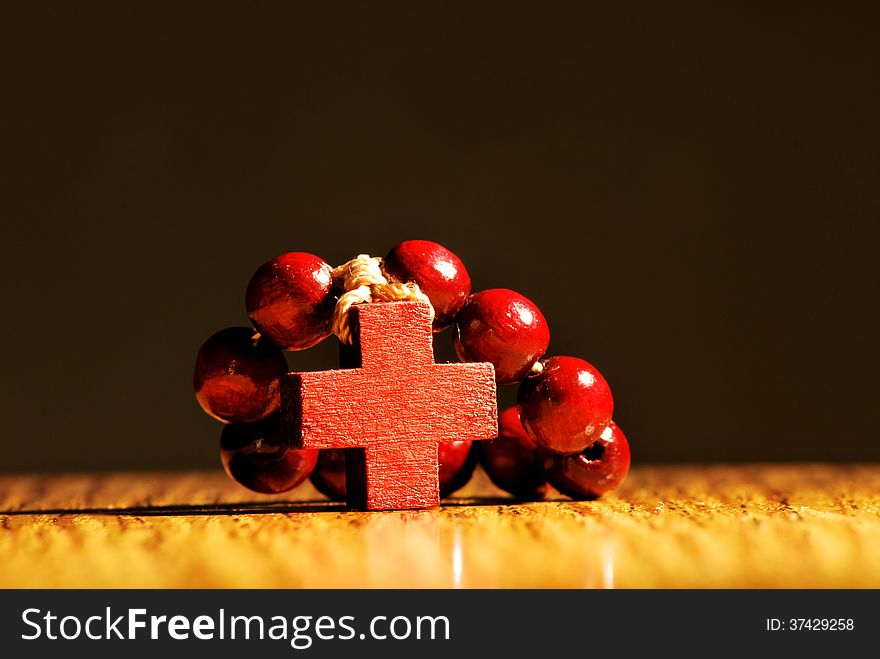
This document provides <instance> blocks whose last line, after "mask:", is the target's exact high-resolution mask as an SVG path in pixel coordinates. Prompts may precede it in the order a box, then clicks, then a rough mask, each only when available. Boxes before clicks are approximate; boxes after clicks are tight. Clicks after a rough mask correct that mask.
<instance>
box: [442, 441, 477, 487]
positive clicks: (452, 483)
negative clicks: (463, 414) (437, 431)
mask: <svg viewBox="0 0 880 659" xmlns="http://www.w3.org/2000/svg"><path fill="white" fill-rule="evenodd" d="M437 450H438V453H437V456H438V458H439V461H440V496H441V497H448V496H449V495H450V494H452V493H453V492H455V491H456V490H460V489H461V488H463V487H464V486H465V485H467V483H468V481H469V480H470V479H471V476H473V474H474V468H475V467H476V466H477V454H476V452H475V451H474V450H473V442H469V441H460V442H440V445H439V447H438V449H437Z"/></svg>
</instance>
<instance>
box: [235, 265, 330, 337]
mask: <svg viewBox="0 0 880 659" xmlns="http://www.w3.org/2000/svg"><path fill="white" fill-rule="evenodd" d="M330 270H331V268H330V265H329V264H328V263H325V262H324V261H323V260H322V259H320V258H318V257H317V256H315V255H313V254H307V253H305V252H289V253H287V254H282V255H281V256H277V257H275V258H274V259H272V260H271V261H268V262H266V263H264V264H263V265H261V266H260V268H259V269H258V270H257V271H256V272H255V273H254V276H253V277H252V278H251V281H250V283H249V284H248V288H247V294H246V296H245V297H246V303H247V312H248V315H249V316H250V317H251V322H253V324H254V327H256V328H257V329H258V330H259V331H260V332H261V333H262V334H263V335H264V336H266V337H267V338H268V339H269V340H271V341H272V342H273V343H275V345H277V346H279V347H281V348H284V349H285V350H304V349H305V348H310V347H311V346H313V345H315V344H316V343H318V342H320V341H322V340H323V339H325V338H327V337H328V336H329V335H330V319H331V316H332V314H333V308H334V306H335V303H336V300H335V297H334V294H333V292H332V287H333V281H332V277H331V276H330Z"/></svg>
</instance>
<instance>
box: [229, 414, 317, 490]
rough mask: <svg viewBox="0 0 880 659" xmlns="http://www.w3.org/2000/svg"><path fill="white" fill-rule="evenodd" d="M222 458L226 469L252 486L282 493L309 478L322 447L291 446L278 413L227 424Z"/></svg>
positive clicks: (243, 482) (256, 488)
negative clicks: (303, 447)
mask: <svg viewBox="0 0 880 659" xmlns="http://www.w3.org/2000/svg"><path fill="white" fill-rule="evenodd" d="M220 459H221V461H222V462H223V467H224V468H225V469H226V473H228V474H229V475H230V476H231V477H232V478H233V479H234V480H236V481H238V482H239V483H241V484H242V485H244V486H245V487H246V488H248V489H249V490H253V491H254V492H260V493H261V494H278V493H279V492H287V491H288V490H292V489H293V488H295V487H296V486H297V485H299V484H300V483H302V482H303V481H305V479H306V478H308V476H309V474H310V473H311V472H312V469H314V467H315V463H316V462H317V461H318V451H316V450H314V449H291V448H287V445H286V443H285V442H284V440H283V439H282V437H281V433H280V429H279V425H278V417H277V415H275V416H272V417H270V418H269V419H267V420H266V421H263V422H261V423H255V424H249V425H229V426H226V427H225V428H224V429H223V434H222V435H221V437H220Z"/></svg>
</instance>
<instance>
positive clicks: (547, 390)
mask: <svg viewBox="0 0 880 659" xmlns="http://www.w3.org/2000/svg"><path fill="white" fill-rule="evenodd" d="M543 365H544V370H543V371H542V372H541V373H533V374H532V375H530V376H529V377H528V378H526V379H525V380H523V382H522V384H521V385H520V386H519V392H518V394H517V406H518V407H519V415H520V420H522V424H523V427H525V429H526V432H527V433H528V434H529V437H531V438H532V439H533V440H534V442H535V443H536V444H537V445H538V446H541V447H543V448H546V449H549V450H551V451H555V452H557V453H578V452H579V451H583V450H584V449H585V448H587V447H588V446H590V444H592V443H593V442H595V441H596V440H597V439H598V438H599V435H601V434H602V431H604V430H605V428H606V427H607V426H608V423H609V422H610V421H611V413H612V412H613V410H614V400H613V399H612V397H611V390H610V389H609V388H608V383H607V382H606V381H605V378H603V377H602V374H601V373H599V371H597V370H596V368H595V367H594V366H593V365H592V364H589V363H588V362H585V361H584V360H583V359H577V358H576V357H551V358H550V359H547V360H545V361H544V362H543Z"/></svg>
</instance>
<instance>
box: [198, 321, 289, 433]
mask: <svg viewBox="0 0 880 659" xmlns="http://www.w3.org/2000/svg"><path fill="white" fill-rule="evenodd" d="M286 372H287V361H286V360H285V359H284V353H282V352H281V350H279V349H278V348H277V347H276V346H275V345H273V344H272V343H271V342H269V341H267V340H266V339H265V338H263V337H260V336H259V335H258V334H257V333H256V332H254V330H253V329H251V328H250V327H230V328H227V329H224V330H221V331H219V332H217V333H216V334H214V335H213V336H212V337H211V338H209V339H208V340H207V341H205V343H204V345H202V347H201V349H200V350H199V353H198V355H197V356H196V365H195V372H194V374H193V389H194V390H195V394H196V400H198V402H199V405H201V406H202V409H203V410H205V412H207V413H208V414H210V415H211V416H213V417H214V418H215V419H219V420H220V421H223V422H224V423H255V422H257V421H260V420H262V419H265V418H266V417H268V416H269V415H270V414H273V413H274V412H276V411H277V410H278V408H279V406H280V405H281V394H280V384H279V383H280V378H281V376H282V375H284V374H285V373H286Z"/></svg>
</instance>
